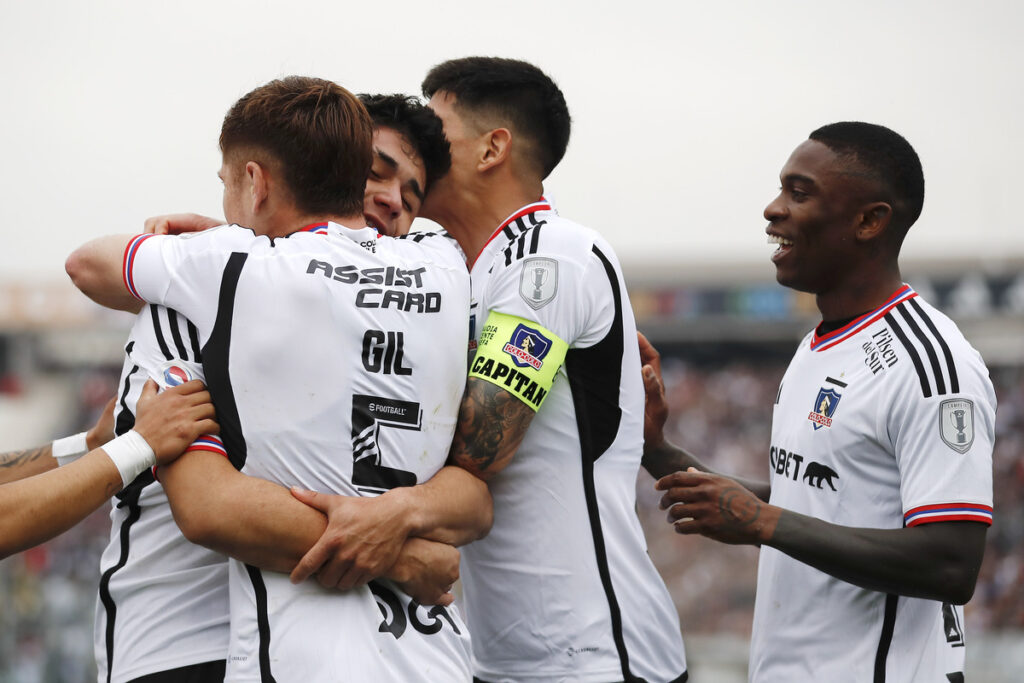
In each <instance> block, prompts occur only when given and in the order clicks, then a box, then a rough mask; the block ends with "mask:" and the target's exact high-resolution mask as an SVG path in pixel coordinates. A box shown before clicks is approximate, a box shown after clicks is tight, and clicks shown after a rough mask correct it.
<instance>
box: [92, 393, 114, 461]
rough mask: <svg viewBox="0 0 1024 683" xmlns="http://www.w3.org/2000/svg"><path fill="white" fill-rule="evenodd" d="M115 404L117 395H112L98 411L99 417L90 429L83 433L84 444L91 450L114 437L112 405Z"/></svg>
mask: <svg viewBox="0 0 1024 683" xmlns="http://www.w3.org/2000/svg"><path fill="white" fill-rule="evenodd" d="M116 405H117V396H114V397H113V398H111V399H110V400H109V401H107V405H105V406H104V407H103V412H102V413H100V419H99V420H97V421H96V424H94V425H93V426H92V429H90V430H89V431H87V432H86V433H85V445H86V447H87V448H88V449H89V450H90V451H91V450H94V449H96V448H99V447H100V446H102V445H103V444H105V443H107V442H108V441H110V440H111V439H113V438H114V407H115V406H116Z"/></svg>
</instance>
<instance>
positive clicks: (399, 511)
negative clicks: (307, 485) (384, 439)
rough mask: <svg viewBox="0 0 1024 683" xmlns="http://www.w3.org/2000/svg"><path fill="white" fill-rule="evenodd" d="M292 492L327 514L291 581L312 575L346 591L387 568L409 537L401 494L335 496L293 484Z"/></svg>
mask: <svg viewBox="0 0 1024 683" xmlns="http://www.w3.org/2000/svg"><path fill="white" fill-rule="evenodd" d="M291 491H292V495H293V496H295V497H296V498H298V499H299V500H300V501H302V502H303V503H305V504H306V505H309V506H310V507H313V508H316V509H317V510H319V511H320V512H322V513H324V514H325V515H326V516H327V528H326V529H325V530H324V533H323V535H322V536H321V537H320V539H319V540H318V541H317V542H316V544H315V545H314V546H313V547H312V548H310V549H309V552H307V553H306V554H305V555H304V556H303V558H302V559H301V560H299V563H298V564H297V565H295V569H293V570H292V573H291V580H292V583H299V582H301V581H305V580H306V579H307V578H309V577H310V576H312V575H313V574H314V573H315V574H316V580H317V582H318V583H319V584H320V585H321V586H323V587H324V588H337V589H339V590H349V589H350V588H354V587H356V586H361V585H363V584H365V583H367V582H368V581H371V580H373V579H375V578H377V577H379V576H383V575H384V573H385V572H386V571H387V570H388V569H390V568H391V566H392V565H393V564H394V563H395V560H397V559H398V555H399V553H400V552H401V550H402V545H403V544H404V543H405V540H406V538H408V536H409V526H408V523H407V521H406V518H407V516H408V515H407V514H406V508H405V506H404V504H403V502H402V501H403V499H402V498H401V497H400V496H391V495H389V494H384V495H382V496H378V497H376V498H361V497H359V496H338V495H333V494H329V493H318V492H316V491H304V490H302V489H297V488H293V489H292V490H291Z"/></svg>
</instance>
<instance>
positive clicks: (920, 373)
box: [885, 313, 932, 398]
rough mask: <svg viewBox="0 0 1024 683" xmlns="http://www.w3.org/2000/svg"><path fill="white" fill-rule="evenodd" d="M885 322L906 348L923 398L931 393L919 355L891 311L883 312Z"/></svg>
mask: <svg viewBox="0 0 1024 683" xmlns="http://www.w3.org/2000/svg"><path fill="white" fill-rule="evenodd" d="M885 322H887V323H889V328H890V329H892V333H893V334H895V335H896V337H897V338H898V339H899V340H900V342H902V344H903V348H905V349H906V350H907V355H909V356H910V360H911V361H912V362H913V363H914V369H915V370H917V377H918V379H920V380H921V392H922V393H923V394H924V397H925V398H928V397H929V396H931V395H932V388H931V385H930V384H929V383H928V375H927V373H926V372H925V370H924V364H922V363H921V356H919V355H918V354H917V349H915V348H914V345H913V344H911V343H910V340H909V339H907V334H906V332H904V331H903V329H902V328H901V327H900V326H899V325H898V324H897V323H896V317H895V316H894V315H893V314H892V313H886V314H885Z"/></svg>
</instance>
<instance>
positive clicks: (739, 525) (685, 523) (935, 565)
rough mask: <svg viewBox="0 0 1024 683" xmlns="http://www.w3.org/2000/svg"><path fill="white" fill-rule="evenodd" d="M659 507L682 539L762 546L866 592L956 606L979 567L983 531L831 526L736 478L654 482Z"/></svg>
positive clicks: (972, 527)
mask: <svg viewBox="0 0 1024 683" xmlns="http://www.w3.org/2000/svg"><path fill="white" fill-rule="evenodd" d="M657 488H658V489H659V490H662V491H665V494H664V496H663V497H662V499H661V507H662V508H663V509H668V518H669V521H670V522H672V523H674V524H675V528H676V531H677V532H679V533H681V534H702V535H704V536H707V537H708V538H712V539H715V540H717V541H721V542H723V543H734V544H748V545H767V546H771V547H773V548H776V549H777V550H780V551H782V552H784V553H786V554H787V555H789V556H790V557H792V558H794V559H796V560H799V561H800V562H803V563H804V564H808V565H810V566H812V567H814V568H815V569H818V570H820V571H823V572H825V573H826V574H829V575H831V576H834V577H836V578H837V579H841V580H843V581H847V582H849V583H852V584H854V585H857V586H860V587H862V588H867V589H869V590H875V591H881V592H884V593H897V594H899V595H908V596H911V597H917V598H926V599H929V600H941V601H943V602H951V603H955V604H963V603H965V602H967V601H968V600H970V598H971V594H972V593H973V592H974V584H975V581H976V580H977V577H978V570H979V569H980V568H981V558H982V554H983V553H984V550H985V532H986V530H987V529H988V527H987V526H985V525H984V524H981V523H979V522H936V523H933V524H922V525H919V526H914V527H906V528H902V529H864V528H854V527H847V526H840V525H838V524H831V523H829V522H825V521H823V520H820V519H816V518H814V517H808V516H806V515H801V514H799V513H796V512H792V511H790V510H785V509H783V508H780V507H777V506H775V505H769V504H768V503H765V502H763V501H762V500H760V499H759V498H758V497H757V496H756V495H754V494H753V493H752V492H750V491H748V490H747V489H745V488H743V487H742V486H740V485H739V484H737V483H736V482H735V481H733V480H731V479H728V478H726V477H721V476H718V475H715V474H709V473H705V472H698V471H696V470H690V471H687V472H676V473H675V474H670V475H668V476H667V477H664V478H662V479H660V480H659V481H658V483H657Z"/></svg>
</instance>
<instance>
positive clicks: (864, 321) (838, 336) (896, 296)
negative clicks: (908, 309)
mask: <svg viewBox="0 0 1024 683" xmlns="http://www.w3.org/2000/svg"><path fill="white" fill-rule="evenodd" d="M915 296H917V292H915V291H914V290H913V288H912V287H911V286H910V285H908V284H905V283H904V284H903V285H902V286H901V287H900V288H899V289H897V290H896V291H895V292H893V294H892V296H890V297H889V298H888V300H887V301H886V302H885V303H884V304H882V305H881V306H879V307H878V308H876V309H875V310H873V311H868V312H867V313H865V314H864V315H862V316H859V317H858V318H856V319H854V320H852V321H851V322H849V323H847V324H846V325H844V326H842V327H840V328H839V329H838V330H833V331H832V332H829V333H828V334H826V335H823V336H820V337H819V336H818V328H817V327H815V328H814V333H813V334H812V335H811V351H816V352H819V353H820V352H821V351H826V350H828V349H830V348H832V347H833V346H835V345H836V344H839V343H840V342H843V341H845V340H847V339H849V338H850V337H852V336H854V335H855V334H857V333H858V332H860V331H861V330H862V329H864V328H865V327H867V326H868V325H871V324H872V323H874V322H875V321H876V320H878V319H879V318H881V317H882V316H884V315H885V314H886V313H888V312H889V311H890V310H892V308H893V307H895V306H898V305H899V304H901V303H903V302H904V301H906V300H907V299H912V298H914V297H915Z"/></svg>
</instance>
